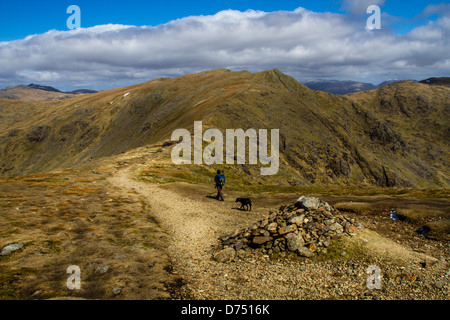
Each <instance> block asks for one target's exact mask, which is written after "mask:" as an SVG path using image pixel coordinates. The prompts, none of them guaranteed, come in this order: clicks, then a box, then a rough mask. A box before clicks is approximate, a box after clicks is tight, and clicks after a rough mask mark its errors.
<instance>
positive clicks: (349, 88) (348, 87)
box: [303, 77, 450, 94]
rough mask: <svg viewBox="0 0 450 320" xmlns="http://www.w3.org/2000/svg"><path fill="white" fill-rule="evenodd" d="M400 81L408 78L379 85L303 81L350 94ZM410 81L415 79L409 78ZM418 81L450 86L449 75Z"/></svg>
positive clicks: (312, 85)
mask: <svg viewBox="0 0 450 320" xmlns="http://www.w3.org/2000/svg"><path fill="white" fill-rule="evenodd" d="M399 81H406V80H386V81H383V82H381V83H380V84H378V85H373V84H372V83H367V82H357V81H351V80H312V81H306V82H303V84H304V85H305V86H307V87H308V88H310V89H312V90H317V91H323V92H328V93H332V94H348V93H355V92H360V91H367V90H373V89H379V88H381V87H384V86H386V85H388V84H393V83H396V82H399ZM408 81H414V80H408ZM418 82H420V83H424V84H430V85H446V86H450V78H448V77H441V78H428V79H426V80H421V81H418Z"/></svg>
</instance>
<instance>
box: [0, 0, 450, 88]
mask: <svg viewBox="0 0 450 320" xmlns="http://www.w3.org/2000/svg"><path fill="white" fill-rule="evenodd" d="M73 4H74V5H78V6H79V7H80V8H81V29H80V30H68V28H67V25H66V21H67V18H68V17H69V16H70V14H67V13H66V9H67V7H68V6H69V5H73ZM370 4H377V5H379V6H380V8H381V14H382V16H381V21H382V28H381V30H374V31H368V30H367V29H366V28H365V26H366V20H367V18H368V17H369V16H370V15H369V14H367V13H366V9H367V7H368V5H370ZM0 15H1V17H0V87H4V86H6V85H13V84H19V83H27V82H35V83H41V84H47V85H54V86H55V87H57V88H62V89H64V88H67V89H72V88H80V87H90V88H94V89H107V88H112V87H117V86H123V85H128V84H133V83H138V82H142V81H146V80H149V79H151V78H153V77H158V76H179V75H183V74H186V73H191V72H197V71H202V70H207V69H213V68H229V69H231V70H242V69H245V70H249V71H252V72H253V71H260V70H266V69H271V68H279V69H281V70H282V71H283V72H286V73H288V74H290V75H292V76H294V77H295V78H296V79H298V80H300V81H307V80H313V79H319V78H327V79H338V80H340V79H341V80H344V79H345V80H347V79H350V80H357V81H365V82H372V83H378V82H381V81H383V80H385V79H400V78H402V79H423V78H424V77H429V76H446V75H447V76H448V75H449V71H450V57H449V54H448V52H450V47H449V38H450V36H449V29H450V3H449V2H448V1H442V0H431V1H418V0H412V1H404V0H322V1H311V0H308V1H301V0H299V1H293V0H277V1H264V0H258V1H256V0H214V1H203V0H202V1H176V0H166V1H140V0H127V1H117V0H109V1H86V0H70V1H65V0H62V1H61V0H60V1H49V0H40V1H24V0H16V1H2V2H1V3H0Z"/></svg>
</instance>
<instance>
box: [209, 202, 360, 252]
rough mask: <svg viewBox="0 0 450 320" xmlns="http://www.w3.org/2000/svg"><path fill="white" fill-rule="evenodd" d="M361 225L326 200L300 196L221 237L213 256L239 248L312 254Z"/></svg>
mask: <svg viewBox="0 0 450 320" xmlns="http://www.w3.org/2000/svg"><path fill="white" fill-rule="evenodd" d="M361 227H362V226H361V225H360V224H359V223H358V222H357V221H356V220H355V219H354V218H353V217H351V216H344V215H342V214H341V213H340V212H339V211H338V210H336V209H335V208H334V207H332V206H330V205H329V204H328V203H326V202H324V201H321V200H320V199H318V198H314V197H305V196H302V197H300V198H299V199H298V200H297V201H296V203H294V204H292V205H289V206H281V207H280V208H279V209H278V210H277V211H269V214H268V215H267V216H266V217H265V218H264V219H262V220H260V221H258V222H257V223H255V224H254V225H252V226H251V227H249V228H247V229H245V230H236V231H235V232H234V233H233V234H232V235H231V236H227V237H224V238H221V239H220V240H221V241H220V242H221V243H220V245H219V247H218V250H216V251H215V253H214V254H213V258H214V259H216V260H218V261H227V260H231V259H233V258H234V256H235V255H236V254H238V255H239V253H240V252H242V250H244V251H247V250H252V249H259V250H261V251H263V252H264V253H267V254H272V253H279V252H284V251H289V252H294V253H296V254H298V255H299V256H303V257H313V256H314V255H316V254H317V253H319V252H320V251H323V250H324V248H327V247H328V246H329V245H330V243H331V241H332V240H333V239H335V238H337V237H341V236H343V235H349V236H353V235H355V234H357V233H358V228H361Z"/></svg>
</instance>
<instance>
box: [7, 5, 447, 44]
mask: <svg viewBox="0 0 450 320" xmlns="http://www.w3.org/2000/svg"><path fill="white" fill-rule="evenodd" d="M373 2H374V3H375V2H376V1H373ZM443 2H445V1H441V0H434V1H420V0H410V1H405V0H388V1H385V2H384V4H382V5H381V8H382V10H383V11H385V12H387V13H389V14H390V15H392V16H395V17H397V18H398V20H399V21H397V22H396V23H394V25H393V28H394V31H395V32H396V33H402V34H403V33H405V32H407V31H410V30H411V29H412V28H414V27H416V26H418V25H421V24H425V23H426V20H427V18H428V19H429V18H435V17H432V16H431V17H424V16H420V14H421V13H422V11H423V10H424V8H425V7H426V6H427V5H429V4H439V3H443ZM72 4H75V5H78V6H79V7H80V8H81V12H82V25H81V26H82V27H85V28H87V27H93V26H96V25H101V24H108V23H112V24H128V25H135V26H142V25H152V26H156V25H159V24H163V23H167V22H169V21H171V20H175V19H178V18H183V17H186V16H191V15H212V14H215V13H217V12H219V11H222V10H227V9H234V10H240V11H245V10H247V9H254V10H262V11H277V10H288V11H290V10H294V9H296V8H298V7H303V8H306V9H308V10H311V11H315V12H336V13H342V14H350V12H349V10H348V8H345V5H343V1H339V0H315V1H314V0H308V1H305V0H277V1H267V0H266V1H264V0H214V1H211V0H209V1H206V0H202V1H199V0H197V1H180V0H165V1H155V0H153V1H143V0H127V1H118V0H108V1H89V0H70V1H50V0H39V1H36V0H34V1H30V0H15V1H2V2H1V3H0V14H1V19H0V41H9V40H17V39H21V38H25V37H26V36H28V35H30V34H37V33H44V32H46V31H48V30H51V29H57V30H65V29H67V26H66V20H67V17H68V16H69V14H67V13H66V9H67V7H68V6H69V5H72ZM362 14H363V15H364V14H365V12H362Z"/></svg>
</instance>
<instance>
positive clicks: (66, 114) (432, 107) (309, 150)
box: [0, 69, 450, 187]
mask: <svg viewBox="0 0 450 320" xmlns="http://www.w3.org/2000/svg"><path fill="white" fill-rule="evenodd" d="M449 96H450V89H448V88H445V87H439V86H428V85H424V84H419V83H414V84H412V83H409V82H400V83H396V84H393V85H388V86H386V87H383V88H381V89H377V90H373V91H368V92H362V93H358V94H353V95H347V96H334V95H331V94H326V93H323V92H318V91H312V90H310V89H308V88H307V87H306V86H304V85H302V84H300V83H299V82H297V81H296V80H295V79H293V78H291V77H290V76H287V75H285V74H283V73H281V72H280V71H279V70H277V69H274V70H269V71H264V72H259V73H253V74H252V73H249V72H246V71H241V72H231V71H229V70H225V69H218V70H211V71H206V72H202V73H198V74H192V75H187V76H183V77H179V78H175V79H166V78H164V79H156V80H153V81H149V82H146V83H142V84H139V85H135V86H130V87H126V88H119V89H114V90H109V91H104V92H99V93H94V94H90V95H84V96H79V97H75V98H72V99H66V100H61V101H51V102H23V101H10V100H0V110H1V117H0V173H1V174H2V175H4V176H13V175H20V174H24V173H36V172H45V171H49V170H52V169H57V168H65V167H70V166H73V165H77V164H81V163H86V162H88V161H89V159H92V160H94V161H95V160H96V159H99V158H103V157H108V156H112V155H116V154H120V153H123V152H127V151H129V150H132V149H134V148H138V147H142V146H146V145H148V144H158V143H159V144H162V143H163V142H165V141H169V140H170V137H171V134H172V132H173V131H174V130H175V129H178V128H186V129H188V130H191V132H192V130H193V124H194V121H196V120H202V121H203V130H205V129H206V128H208V127H214V128H218V129H221V131H222V132H223V133H224V134H225V129H227V128H230V129H237V128H242V129H244V130H246V129H248V128H254V129H260V128H265V129H279V132H280V170H279V173H278V174H277V175H275V176H265V177H263V176H261V175H260V174H259V165H222V167H223V168H226V169H227V170H228V171H229V172H234V174H235V175H236V177H238V178H239V179H240V180H242V182H243V183H259V184H278V185H286V186H289V185H305V186H307V185H312V184H315V185H324V184H335V185H355V184H356V185H377V186H415V187H429V186H448V184H449V178H448V177H449V175H448V169H447V163H446V161H445V160H446V159H445V155H446V154H448V138H447V137H448V128H449V126H448V122H446V120H445V119H448V110H449V108H448V107H449V106H448V101H449ZM388 106H389V107H388ZM446 116H447V117H446ZM206 144H207V143H206V142H205V143H204V145H206ZM165 157H166V158H165V161H164V163H165V165H166V166H171V162H170V158H167V157H168V155H167V154H166V155H165ZM219 167H220V166H219ZM215 168H216V167H214V168H212V166H206V165H203V166H202V165H197V166H194V165H190V166H189V165H185V166H181V167H180V168H175V166H174V167H172V169H173V170H180V171H185V172H187V173H188V174H190V172H195V171H196V170H197V171H200V172H201V171H206V172H208V175H209V171H214V169H215Z"/></svg>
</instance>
